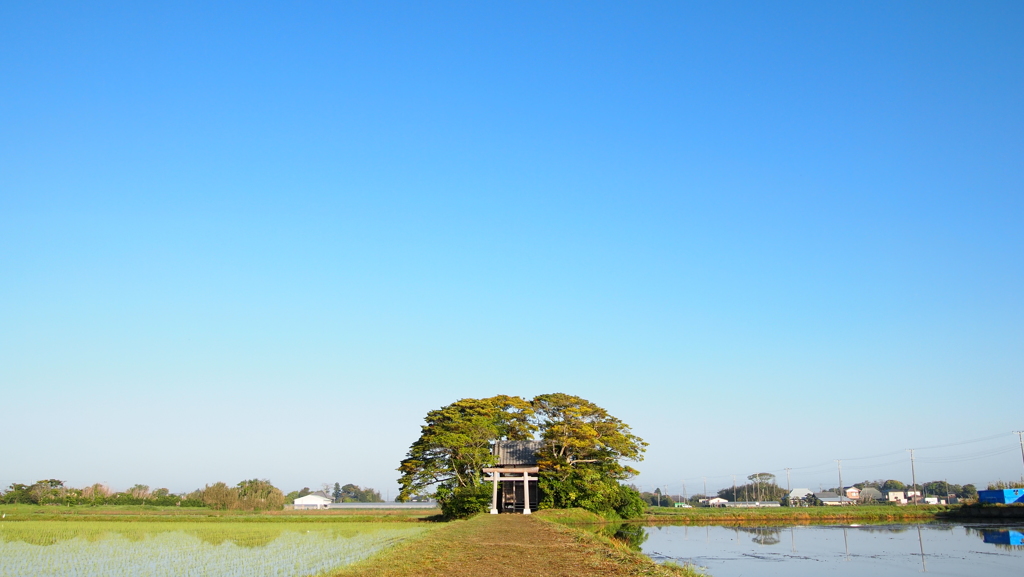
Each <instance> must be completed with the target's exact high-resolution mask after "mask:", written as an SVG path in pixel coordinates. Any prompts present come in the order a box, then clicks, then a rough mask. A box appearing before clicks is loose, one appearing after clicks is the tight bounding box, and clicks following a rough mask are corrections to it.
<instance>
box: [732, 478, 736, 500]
mask: <svg viewBox="0 0 1024 577" xmlns="http://www.w3.org/2000/svg"><path fill="white" fill-rule="evenodd" d="M732 500H733V501H735V500H736V475H733V476H732Z"/></svg>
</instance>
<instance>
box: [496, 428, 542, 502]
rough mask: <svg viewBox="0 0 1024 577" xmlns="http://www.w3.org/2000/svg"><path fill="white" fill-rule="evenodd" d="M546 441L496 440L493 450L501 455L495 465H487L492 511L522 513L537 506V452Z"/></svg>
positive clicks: (538, 499)
mask: <svg viewBox="0 0 1024 577" xmlns="http://www.w3.org/2000/svg"><path fill="white" fill-rule="evenodd" d="M543 446H544V442H543V441H496V442H495V443H494V448H493V449H491V452H492V454H493V455H494V456H495V457H497V458H498V462H497V463H495V465H494V466H493V467H487V468H486V469H484V473H488V474H490V477H488V478H487V480H488V481H490V482H491V483H492V486H493V488H492V489H491V514H492V515H497V514H498V513H522V514H523V515H529V514H530V513H531V512H532V511H535V510H537V503H538V501H540V498H539V492H538V490H537V472H538V471H539V470H540V469H539V468H538V467H537V452H538V451H540V449H541V448H542V447H543Z"/></svg>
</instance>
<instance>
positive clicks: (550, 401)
mask: <svg viewBox="0 0 1024 577" xmlns="http://www.w3.org/2000/svg"><path fill="white" fill-rule="evenodd" d="M425 420H426V424H425V425H423V426H422V428H421V433H420V438H419V439H417V440H416V442H414V443H413V444H412V446H411V447H410V448H409V453H408V454H407V456H406V458H405V459H404V460H403V461H402V463H401V465H400V466H399V468H398V470H399V471H400V472H401V473H402V476H401V478H400V479H399V480H398V482H399V485H400V486H401V491H400V493H399V495H398V499H399V500H401V501H407V500H409V499H411V498H412V497H415V496H417V495H421V494H424V493H427V492H429V491H430V490H431V489H433V488H435V487H436V488H437V490H438V492H437V496H438V499H439V500H441V501H444V500H445V499H448V498H453V496H455V495H457V494H459V493H460V491H461V493H462V494H464V495H470V494H471V495H473V498H474V499H476V498H479V499H484V498H485V497H486V500H488V501H489V499H490V496H489V492H488V494H487V495H486V496H485V495H483V488H482V487H481V483H482V476H481V475H482V469H483V468H484V467H487V466H490V465H494V464H495V463H496V458H495V457H494V455H492V452H491V449H492V446H493V444H494V442H495V441H499V440H511V441H526V440H532V439H533V438H534V435H535V434H537V436H538V437H539V439H540V440H541V441H543V444H542V445H543V448H542V449H541V450H540V452H539V455H538V466H539V467H540V489H541V492H542V494H544V497H542V502H541V506H549V507H569V506H583V507H586V508H589V509H592V510H615V511H627V510H628V511H629V512H630V514H634V513H636V511H634V509H636V508H637V507H641V510H642V501H641V499H640V497H639V495H638V494H636V495H634V493H636V491H634V490H632V489H629V488H627V487H622V486H620V484H619V483H618V480H622V479H628V478H629V477H632V476H633V475H636V474H637V471H636V469H634V468H632V467H629V466H627V465H624V464H623V463H621V461H623V460H625V461H640V460H643V453H644V450H645V449H646V447H647V443H645V442H644V441H643V439H641V438H640V437H638V436H636V435H634V434H633V433H632V431H631V429H630V427H629V425H627V424H626V423H623V422H622V421H621V420H619V419H617V418H615V417H613V416H612V415H610V414H609V413H608V411H606V410H605V409H603V408H601V407H599V406H597V405H595V404H594V403H592V402H590V401H588V400H586V399H583V398H581V397H577V396H573V395H567V394H564V393H553V394H547V395H539V396H537V397H535V398H534V399H533V400H532V401H527V400H525V399H523V398H521V397H514V396H507V395H498V396H495V397H489V398H486V399H461V400H459V401H456V402H454V403H452V404H450V405H446V406H444V407H441V408H440V409H437V410H433V411H430V412H429V413H427V416H426V419H425ZM478 494H479V495H478ZM442 505H443V503H442Z"/></svg>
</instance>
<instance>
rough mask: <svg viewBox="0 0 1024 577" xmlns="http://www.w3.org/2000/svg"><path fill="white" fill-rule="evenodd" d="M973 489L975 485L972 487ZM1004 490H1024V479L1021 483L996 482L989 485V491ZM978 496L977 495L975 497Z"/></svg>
mask: <svg viewBox="0 0 1024 577" xmlns="http://www.w3.org/2000/svg"><path fill="white" fill-rule="evenodd" d="M971 486H972V487H973V485H971ZM1004 489H1024V478H1022V479H1021V480H1020V481H1002V480H999V481H995V482H994V483H989V484H988V490H989V491H1001V490H1004ZM975 496H977V495H975Z"/></svg>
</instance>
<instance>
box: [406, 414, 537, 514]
mask: <svg viewBox="0 0 1024 577" xmlns="http://www.w3.org/2000/svg"><path fill="white" fill-rule="evenodd" d="M532 414H533V411H532V408H531V406H530V403H529V402H527V401H526V400H525V399H522V398H520V397H510V396H507V395H498V396H496V397H490V398H487V399H461V400H459V401H456V402H454V403H452V404H450V405H447V406H444V407H441V408H440V409H437V410H434V411H430V412H429V413H427V417H426V419H425V420H426V424H425V425H423V426H422V428H421V432H420V438H419V439H417V440H416V442H415V443H413V444H412V446H411V447H410V448H409V453H408V454H407V456H406V458H405V459H404V460H402V463H401V465H400V466H399V467H398V470H399V471H400V472H401V473H402V476H401V478H399V480H398V483H399V485H400V487H401V491H400V492H399V494H398V500H399V501H407V500H408V499H409V498H410V497H412V496H414V495H417V494H419V493H421V492H424V491H426V490H427V489H428V488H429V487H432V486H434V485H436V484H444V485H446V486H449V487H452V488H459V487H475V486H477V485H479V484H480V476H481V474H482V471H481V469H483V468H484V467H486V466H487V465H491V464H493V463H494V456H493V455H491V443H493V442H494V441H495V440H497V439H508V440H526V439H530V438H531V437H532V433H533V431H534V430H535V426H534V425H533V424H532V423H531V422H530V417H531V416H532Z"/></svg>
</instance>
